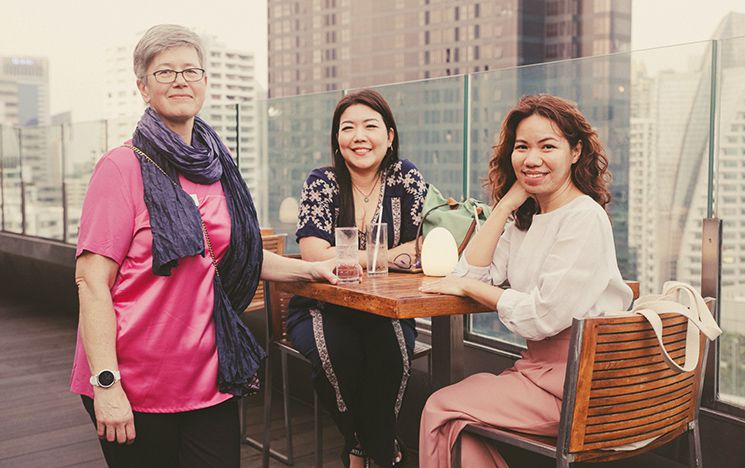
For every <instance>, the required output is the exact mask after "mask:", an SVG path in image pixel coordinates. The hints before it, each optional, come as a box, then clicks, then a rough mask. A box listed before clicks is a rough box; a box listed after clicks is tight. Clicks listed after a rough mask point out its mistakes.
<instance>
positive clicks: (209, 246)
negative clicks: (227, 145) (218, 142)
mask: <svg viewBox="0 0 745 468" xmlns="http://www.w3.org/2000/svg"><path fill="white" fill-rule="evenodd" d="M122 146H124V147H125V148H129V149H131V150H132V151H134V152H135V153H137V154H139V155H140V156H142V157H143V158H145V160H147V161H148V162H149V163H150V164H152V165H153V166H155V168H156V169H158V170H159V171H160V172H162V173H163V175H164V176H166V178H168V180H170V181H171V183H172V184H173V186H174V187H176V188H177V189H179V190H183V189H182V188H181V185H179V184H178V183H177V182H176V181H175V180H173V177H171V176H169V175H168V174H167V173H166V171H164V170H163V168H162V167H160V166H159V165H158V163H156V162H155V161H153V160H152V159H150V156H148V155H147V154H145V152H144V151H142V150H141V149H140V148H138V147H136V146H134V145H129V144H123V145H122ZM197 213H199V210H197ZM199 222H200V223H201V225H202V233H203V234H204V238H205V240H206V241H207V250H208V251H209V253H210V258H211V259H212V266H214V267H215V274H216V275H217V278H218V279H219V278H220V270H219V269H218V268H217V259H216V258H215V252H213V251H212V241H211V240H210V235H209V233H208V232H207V226H205V224H204V219H202V213H199Z"/></svg>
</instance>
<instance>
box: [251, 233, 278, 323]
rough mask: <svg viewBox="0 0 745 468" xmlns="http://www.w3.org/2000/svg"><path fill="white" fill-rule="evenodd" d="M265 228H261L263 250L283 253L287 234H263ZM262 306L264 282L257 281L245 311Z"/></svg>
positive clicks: (258, 308) (261, 307)
mask: <svg viewBox="0 0 745 468" xmlns="http://www.w3.org/2000/svg"><path fill="white" fill-rule="evenodd" d="M264 231H265V229H262V235H261V243H262V244H263V247H264V250H267V251H269V252H274V253H276V254H277V255H283V254H284V253H285V240H286V239H287V234H271V233H270V234H265V233H264ZM263 308H264V282H263V281H259V286H258V287H257V288H256V292H255V293H254V297H253V299H251V303H250V304H249V305H248V307H246V310H245V312H254V311H257V310H261V309H263Z"/></svg>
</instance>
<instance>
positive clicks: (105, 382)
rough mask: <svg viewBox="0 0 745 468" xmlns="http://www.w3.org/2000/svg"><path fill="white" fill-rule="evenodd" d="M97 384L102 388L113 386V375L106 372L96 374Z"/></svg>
mask: <svg viewBox="0 0 745 468" xmlns="http://www.w3.org/2000/svg"><path fill="white" fill-rule="evenodd" d="M98 384H99V385H100V386H102V387H111V386H112V385H114V373H113V372H111V371H108V370H105V371H101V372H100V373H99V374H98Z"/></svg>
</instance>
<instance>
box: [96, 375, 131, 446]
mask: <svg viewBox="0 0 745 468" xmlns="http://www.w3.org/2000/svg"><path fill="white" fill-rule="evenodd" d="M93 409H94V411H95V413H96V431H97V432H98V438H99V439H106V440H108V441H109V442H118V443H120V444H125V443H126V444H127V445H129V444H131V443H133V442H134V441H135V437H136V433H135V420H134V415H133V414H132V407H131V406H130V404H129V399H128V398H127V395H126V394H125V393H124V389H123V388H122V384H121V383H119V382H117V383H116V384H114V386H113V387H111V388H101V389H99V388H96V389H94V396H93Z"/></svg>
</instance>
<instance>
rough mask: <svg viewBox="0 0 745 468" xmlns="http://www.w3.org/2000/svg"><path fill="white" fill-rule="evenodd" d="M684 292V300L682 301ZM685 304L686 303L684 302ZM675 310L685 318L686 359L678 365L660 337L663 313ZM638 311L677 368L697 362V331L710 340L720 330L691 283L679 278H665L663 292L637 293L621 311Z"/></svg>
mask: <svg viewBox="0 0 745 468" xmlns="http://www.w3.org/2000/svg"><path fill="white" fill-rule="evenodd" d="M681 296H683V298H684V301H685V302H681ZM686 303H687V304H688V305H685V304H686ZM671 312H672V313H676V314H680V315H683V316H684V317H686V318H687V319H688V327H687V330H686V352H685V362H684V363H683V365H682V366H681V365H679V364H678V363H677V362H675V360H674V359H673V358H672V357H670V354H669V353H668V352H667V349H666V348H665V343H664V342H663V340H662V328H663V327H662V319H660V314H662V313H671ZM627 314H631V315H641V316H643V317H644V318H645V319H647V321H648V322H649V324H650V325H651V326H652V330H654V334H655V336H656V337H657V342H658V343H659V344H660V349H661V350H662V355H663V357H664V359H665V362H667V365H668V366H669V367H670V368H671V369H673V370H677V371H678V372H690V371H692V370H694V369H695V368H696V366H697V365H698V359H699V354H700V349H699V348H700V344H701V342H700V341H699V332H700V333H703V334H704V335H705V336H706V337H707V338H708V339H709V340H712V341H713V340H715V339H716V338H717V337H718V336H719V335H720V334H721V333H722V330H721V329H720V328H719V325H717V323H716V321H715V320H714V317H713V316H712V315H711V311H710V310H709V307H708V306H707V305H706V301H705V300H704V299H703V298H702V297H701V295H700V294H699V293H698V291H696V290H695V289H694V288H693V287H692V286H691V285H690V284H686V283H681V282H679V281H668V282H666V283H665V284H664V286H663V287H662V294H661V295H659V294H658V295H656V294H648V295H644V296H642V297H640V298H639V299H637V300H636V302H635V303H634V308H633V309H631V311H630V312H626V313H625V314H624V315H627Z"/></svg>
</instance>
